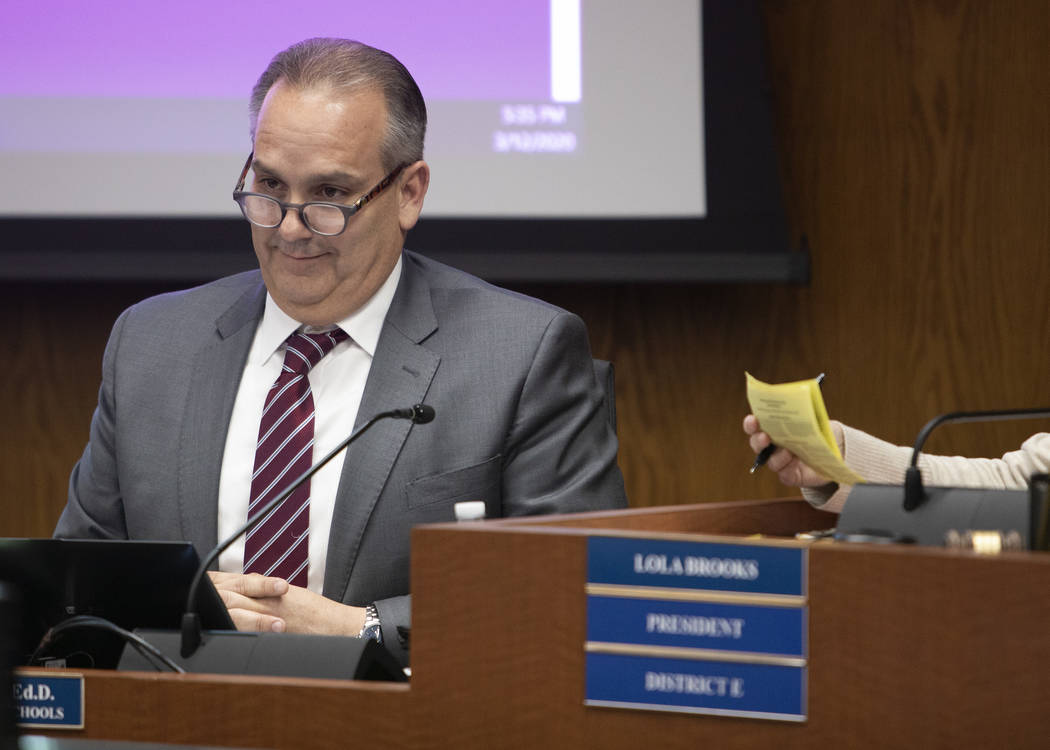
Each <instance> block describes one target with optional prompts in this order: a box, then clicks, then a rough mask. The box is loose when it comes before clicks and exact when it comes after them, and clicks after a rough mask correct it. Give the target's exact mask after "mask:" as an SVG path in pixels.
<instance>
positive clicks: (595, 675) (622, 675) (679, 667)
mask: <svg viewBox="0 0 1050 750" xmlns="http://www.w3.org/2000/svg"><path fill="white" fill-rule="evenodd" d="M586 687H587V701H586V703H587V705H591V706H609V707H614V708H637V709H648V710H661V711H685V712H689V713H704V714H714V715H718V716H738V717H744V718H752V719H776V720H780V721H803V720H804V719H805V718H806V716H805V705H806V696H805V691H806V677H805V670H804V669H803V668H800V667H796V666H782V665H776V664H748V663H739V662H720V661H702V660H693V659H674V658H660V657H645V656H630V655H622V654H607V653H591V652H589V653H588V654H587V686H586Z"/></svg>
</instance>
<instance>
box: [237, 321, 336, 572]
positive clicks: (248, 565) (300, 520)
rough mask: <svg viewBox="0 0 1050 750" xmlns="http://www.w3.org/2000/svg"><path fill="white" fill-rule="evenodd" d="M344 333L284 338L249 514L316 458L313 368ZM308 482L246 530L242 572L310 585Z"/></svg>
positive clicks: (266, 409)
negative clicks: (284, 347) (310, 374)
mask: <svg viewBox="0 0 1050 750" xmlns="http://www.w3.org/2000/svg"><path fill="white" fill-rule="evenodd" d="M346 338H348V337H347V335H346V333H344V332H343V331H341V330H339V329H338V328H336V329H334V330H332V331H328V332H326V333H298V332H296V333H293V334H292V335H291V336H289V337H288V340H287V341H286V342H285V345H286V347H287V348H286V350H285V355H284V365H283V366H282V368H281V374H280V375H278V376H277V380H276V381H275V382H274V384H273V385H272V386H271V387H270V391H269V393H267V395H266V403H265V405H264V406H263V414H262V420H261V421H260V422H259V442H258V443H257V444H256V446H255V468H254V469H253V471H252V488H251V497H250V499H249V502H248V518H252V517H254V516H255V515H256V514H257V513H258V512H259V510H260V509H261V508H262V507H263V506H264V505H266V503H268V502H269V501H270V500H271V499H272V498H274V497H275V496H276V495H278V494H280V493H281V492H282V491H284V489H285V488H287V487H288V485H289V484H291V483H292V482H293V481H295V479H296V478H297V477H298V476H299V475H300V474H302V473H303V472H304V471H306V470H307V469H309V468H310V465H311V462H312V461H313V446H314V399H313V396H312V395H311V394H310V379H309V378H308V377H307V374H308V373H309V372H310V368H311V367H313V366H314V365H316V364H317V363H318V362H320V361H321V357H323V356H324V355H325V354H327V353H328V352H330V351H332V348H333V347H334V346H335V345H336V344H338V343H339V342H340V341H343V340H345V339H346ZM309 529H310V482H309V481H306V482H304V483H303V484H302V486H300V487H298V488H296V490H295V492H293V493H292V494H291V495H289V496H288V497H286V498H285V499H284V501H282V502H281V504H280V505H278V506H277V507H276V508H274V509H273V510H272V511H270V514H269V516H267V517H266V518H264V519H263V520H262V522H261V523H259V524H258V525H257V526H255V527H254V528H253V529H252V530H251V531H249V532H248V535H247V537H246V538H245V542H244V572H245V573H261V574H263V575H267V576H278V577H280V578H284V579H285V580H287V581H288V582H289V583H291V584H294V585H296V586H306V580H307V579H306V576H307V569H308V564H309V551H310V544H309V535H308V532H309Z"/></svg>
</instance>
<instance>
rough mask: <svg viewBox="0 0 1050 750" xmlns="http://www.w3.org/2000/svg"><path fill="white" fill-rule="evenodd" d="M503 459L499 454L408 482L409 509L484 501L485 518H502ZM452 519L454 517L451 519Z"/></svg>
mask: <svg viewBox="0 0 1050 750" xmlns="http://www.w3.org/2000/svg"><path fill="white" fill-rule="evenodd" d="M500 459H501V456H499V455H496V456H493V457H492V458H490V459H487V460H486V461H482V462H481V463H479V464H474V465H473V466H467V467H464V468H460V469H452V470H451V471H445V472H442V473H440V474H431V475H430V476H426V477H420V478H419V479H415V480H413V481H411V482H409V483H408V485H406V487H405V494H406V495H407V499H408V507H409V508H414V509H423V508H426V509H430V508H431V507H434V508H437V507H448V508H451V507H452V506H453V505H455V504H456V503H458V502H463V501H467V500H482V501H484V503H485V510H486V515H488V516H500V515H502V514H501V513H500V510H499V509H500V476H501V473H500ZM449 520H451V514H450V517H449Z"/></svg>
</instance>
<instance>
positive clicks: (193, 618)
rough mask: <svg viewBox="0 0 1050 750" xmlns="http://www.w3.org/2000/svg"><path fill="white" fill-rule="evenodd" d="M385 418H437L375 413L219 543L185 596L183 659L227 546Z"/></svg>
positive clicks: (419, 411)
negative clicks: (209, 578)
mask: <svg viewBox="0 0 1050 750" xmlns="http://www.w3.org/2000/svg"><path fill="white" fill-rule="evenodd" d="M383 419H409V420H411V421H412V423H413V424H426V423H427V422H431V421H433V419H434V407H432V406H429V405H427V404H416V405H414V406H410V407H408V408H407V409H392V410H390V411H384V412H380V413H379V414H376V415H375V416H374V417H372V418H371V419H369V420H368V421H367V422H365V423H364V424H363V425H361V427H360V428H358V429H356V430H354V431H353V432H352V433H351V434H350V435H349V436H348V437H347V438H346V439H345V440H343V441H342V442H341V443H339V445H337V446H336V447H335V448H333V449H332V450H331V451H329V452H328V454H327V455H326V456H325V457H324V458H322V459H321V460H320V461H318V462H317V463H315V464H314V465H313V466H311V467H310V468H309V469H307V470H306V471H304V472H303V473H302V474H300V475H299V476H298V477H297V478H296V479H295V480H294V481H293V482H292V483H291V484H290V485H288V486H287V487H286V488H285V489H284V490H283V491H282V492H281V493H280V494H278V495H277V496H276V497H274V498H273V499H272V500H270V502H268V503H266V505H264V506H263V508H262V510H260V511H259V512H258V513H256V514H255V515H254V516H252V517H251V518H250V519H248V520H247V521H246V522H245V523H243V524H242V525H241V526H240V527H239V528H238V529H237V530H236V531H235V532H234V533H233V534H231V535H230V536H229V537H228V538H226V539H225V540H223V541H222V542H220V543H219V545H218V546H217V547H215V549H213V550H212V551H211V552H209V553H208V555H207V556H206V557H205V558H204V559H203V560H202V561H201V564H200V566H199V567H198V568H197V572H196V574H195V575H194V576H193V582H192V583H191V584H190V591H189V594H188V595H187V596H186V609H185V613H184V614H183V615H182V644H181V648H180V654H181V655H182V658H184V659H187V658H189V657H190V656H193V654H194V653H196V651H197V649H198V648H200V645H201V635H202V631H201V621H200V615H198V614H197V589H198V588H199V586H200V583H201V581H202V580H203V579H204V576H206V575H207V574H208V568H209V567H210V566H211V564H212V563H213V562H214V561H215V560H216V559H217V558H218V557H219V555H221V554H222V553H223V551H225V550H226V548H227V547H229V546H230V545H231V544H233V543H234V542H235V541H237V539H238V537H240V536H241V534H244V533H246V532H247V531H248V530H249V529H251V528H252V527H253V526H255V525H256V524H257V523H259V522H260V521H261V520H262V519H263V518H265V517H266V516H267V514H269V512H270V511H271V510H273V509H274V508H276V507H277V506H278V505H280V504H281V503H282V502H283V501H284V499H285V498H287V497H288V496H289V495H291V494H292V493H293V492H295V490H297V489H298V488H299V487H300V486H301V485H302V484H304V483H305V482H307V481H308V480H309V479H310V477H312V476H313V475H314V474H316V473H317V472H318V471H320V470H321V468H323V467H324V466H325V464H327V463H328V462H329V461H331V460H332V459H333V458H335V456H336V455H337V454H338V453H339V452H340V451H342V450H343V449H344V448H346V447H347V446H348V445H350V443H352V442H354V441H355V440H357V439H358V438H359V437H361V435H363V434H364V433H366V432H368V430H369V429H370V428H371V427H372V425H374V424H375V423H376V422H379V421H380V420H383Z"/></svg>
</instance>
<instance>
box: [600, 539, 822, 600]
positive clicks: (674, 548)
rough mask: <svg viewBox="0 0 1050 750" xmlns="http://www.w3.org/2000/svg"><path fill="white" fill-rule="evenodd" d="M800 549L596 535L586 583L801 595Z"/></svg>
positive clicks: (803, 579)
mask: <svg viewBox="0 0 1050 750" xmlns="http://www.w3.org/2000/svg"><path fill="white" fill-rule="evenodd" d="M803 553H804V550H803V549H801V548H799V547H792V546H780V545H777V546H773V545H770V546H765V545H760V544H721V543H718V542H689V541H679V540H673V539H647V538H635V537H600V536H598V537H591V538H590V540H589V542H588V550H587V581H588V582H589V583H592V584H594V583H607V584H613V585H617V586H656V587H661V588H681V589H703V590H707V591H735V592H740V593H749V594H783V595H787V596H804V595H805V593H806V592H805V570H804V565H805V557H804V554H803Z"/></svg>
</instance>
